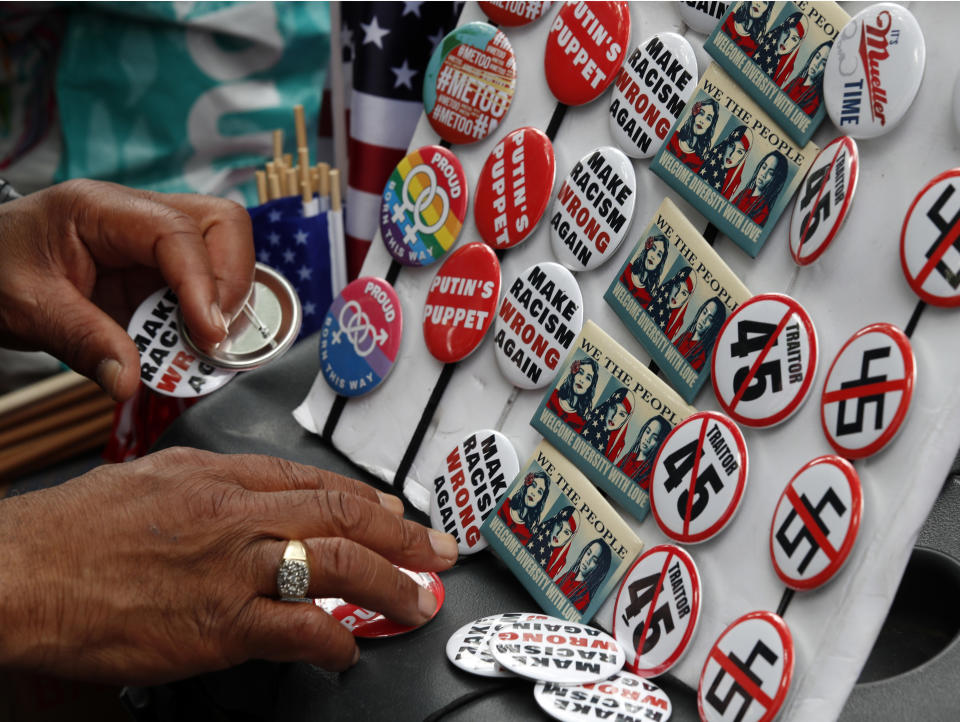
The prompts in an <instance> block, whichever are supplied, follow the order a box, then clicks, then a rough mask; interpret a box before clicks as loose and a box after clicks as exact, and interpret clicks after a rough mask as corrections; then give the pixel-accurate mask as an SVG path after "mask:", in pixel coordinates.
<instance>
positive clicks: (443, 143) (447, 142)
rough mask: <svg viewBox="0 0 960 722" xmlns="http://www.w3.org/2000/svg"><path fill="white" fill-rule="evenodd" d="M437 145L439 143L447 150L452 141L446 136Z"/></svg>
mask: <svg viewBox="0 0 960 722" xmlns="http://www.w3.org/2000/svg"><path fill="white" fill-rule="evenodd" d="M437 145H439V146H440V147H441V148H446V149H447V150H450V146H451V145H452V143H451V142H450V141H449V140H447V139H446V138H443V139H442V140H441V141H440V142H439V143H437Z"/></svg>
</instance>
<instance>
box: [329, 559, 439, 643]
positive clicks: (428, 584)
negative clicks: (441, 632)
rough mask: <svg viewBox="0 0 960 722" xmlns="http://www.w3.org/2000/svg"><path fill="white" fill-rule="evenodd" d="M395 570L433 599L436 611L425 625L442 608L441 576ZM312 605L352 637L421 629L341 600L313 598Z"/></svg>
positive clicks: (394, 634)
mask: <svg viewBox="0 0 960 722" xmlns="http://www.w3.org/2000/svg"><path fill="white" fill-rule="evenodd" d="M397 568H398V569H399V570H400V571H401V572H403V573H404V574H406V575H407V576H408V577H410V578H411V579H413V581H415V582H416V583H417V584H418V585H420V586H421V587H423V588H424V589H426V590H427V591H429V592H430V593H431V594H432V595H433V596H434V597H435V598H436V600H437V608H436V609H434V610H433V615H432V616H431V617H430V619H428V620H426V622H424V623H423V624H426V623H427V622H429V621H430V620H431V619H433V618H434V617H435V616H437V612H439V611H440V607H442V606H443V602H444V600H445V599H446V596H447V592H446V590H445V589H444V587H443V582H442V581H440V577H438V576H437V575H436V574H434V573H433V572H411V571H409V570H407V569H403V568H402V567H397ZM313 602H314V604H316V605H317V606H318V607H320V609H322V610H323V611H325V612H326V613H327V614H329V615H330V616H331V617H333V618H334V619H336V620H337V621H338V622H340V624H342V625H343V626H344V627H346V628H347V629H348V630H350V632H351V633H352V634H353V636H354V637H362V638H364V639H373V638H380V637H396V636H397V635H399V634H406V633H407V632H411V631H413V630H414V629H419V626H423V625H419V626H418V627H407V626H405V625H403V624H397V623H396V622H394V621H391V620H389V619H387V618H386V617H385V616H383V615H382V614H380V612H375V611H372V610H370V609H365V608H364V607H361V606H358V605H356V604H352V603H351V602H347V601H344V600H343V599H336V598H327V599H314V600H313Z"/></svg>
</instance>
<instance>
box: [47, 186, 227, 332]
mask: <svg viewBox="0 0 960 722" xmlns="http://www.w3.org/2000/svg"><path fill="white" fill-rule="evenodd" d="M58 189H59V191H58V192H60V193H66V194H72V195H71V197H70V200H69V202H70V204H71V206H72V207H73V209H74V210H73V212H72V213H71V218H72V220H73V224H74V229H75V231H76V233H77V236H78V237H79V238H80V240H81V241H82V242H83V243H84V245H85V246H86V247H87V248H88V249H89V250H90V253H91V255H93V257H94V258H95V259H96V261H97V262H98V263H99V264H101V265H103V266H106V267H121V268H122V267H126V266H128V265H131V264H133V265H141V266H148V267H152V268H159V269H160V272H161V274H162V275H163V277H164V280H165V281H166V282H167V284H168V285H169V286H170V287H171V288H172V289H173V291H174V293H176V294H177V297H178V299H179V300H180V306H181V308H182V310H183V315H184V319H185V320H186V322H187V325H188V326H189V327H190V331H191V334H192V335H193V336H194V339H195V340H196V341H197V343H198V344H200V345H201V346H205V347H208V346H212V345H214V344H217V343H219V342H220V341H222V340H223V339H224V338H225V337H226V335H227V328H226V323H225V321H224V318H223V312H222V310H221V307H220V300H219V295H218V290H217V286H216V279H215V278H214V274H213V268H212V266H211V262H210V257H209V255H208V253H207V247H206V243H205V242H204V239H203V234H202V230H201V227H200V225H199V224H198V223H197V221H196V220H195V219H194V218H193V217H192V216H190V215H189V214H187V213H185V212H183V211H181V210H179V209H176V208H174V207H172V206H170V205H166V204H164V203H159V202H157V201H155V200H153V199H152V198H151V197H147V195H146V192H144V191H132V190H130V189H127V188H124V187H123V186H119V185H115V184H113V183H92V182H89V181H77V182H71V183H69V184H62V185H61V186H58Z"/></svg>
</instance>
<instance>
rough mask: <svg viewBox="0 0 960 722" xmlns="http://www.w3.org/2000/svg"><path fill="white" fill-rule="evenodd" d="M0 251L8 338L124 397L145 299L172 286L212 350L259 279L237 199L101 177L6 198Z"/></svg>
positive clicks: (133, 374)
mask: <svg viewBox="0 0 960 722" xmlns="http://www.w3.org/2000/svg"><path fill="white" fill-rule="evenodd" d="M0 252H2V254H3V261H2V263H0V345H4V346H9V347H11V348H21V349H27V350H34V349H39V350H44V351H49V352H50V353H52V354H53V355H54V356H57V357H58V358H60V359H61V360H62V361H64V362H65V363H67V364H68V365H69V366H71V367H72V368H74V369H75V370H77V371H79V372H80V373H82V374H84V375H86V376H89V377H90V378H92V379H94V380H95V381H97V383H99V384H100V385H101V386H102V387H103V388H104V390H105V391H107V393H109V394H110V395H111V396H113V397H114V398H115V399H117V400H124V399H126V398H129V397H130V396H132V395H133V393H134V391H136V388H137V383H138V381H139V377H140V371H139V369H140V356H139V353H138V352H137V347H136V346H135V345H134V343H133V341H132V340H131V339H130V337H129V336H128V335H127V333H126V331H125V330H124V327H125V326H126V324H127V321H128V320H129V318H130V316H131V314H132V313H133V311H134V310H135V309H136V307H137V306H138V305H139V304H140V302H141V301H142V300H143V299H145V298H146V297H147V296H148V295H149V294H150V293H152V292H153V291H155V290H156V289H157V288H160V287H161V286H163V285H168V286H170V287H171V288H172V289H173V291H174V292H175V293H176V294H177V296H178V298H179V300H180V306H181V308H182V309H183V315H184V319H185V320H186V323H187V325H188V326H189V327H190V331H191V334H192V335H193V336H194V338H195V339H196V341H197V343H198V344H199V345H200V346H202V347H205V348H208V347H210V346H213V345H214V344H216V343H219V342H220V341H222V340H223V339H224V338H225V337H226V334H227V328H226V324H227V321H225V319H224V316H226V318H227V319H231V318H233V316H234V315H236V313H237V312H238V311H239V310H240V308H241V306H242V305H243V302H244V300H245V298H246V295H247V293H248V292H249V290H250V287H251V284H252V281H253V266H254V254H253V237H252V231H251V228H250V218H249V216H248V215H247V212H246V211H245V210H244V209H243V208H242V207H241V206H239V205H237V204H236V203H232V202H231V201H226V200H223V199H220V198H214V197H211V196H201V195H188V194H164V193H153V192H150V191H140V190H133V189H130V188H125V187H124V186H120V185H116V184H114V183H102V182H99V181H89V180H76V181H68V182H66V183H61V184H59V185H56V186H53V187H51V188H47V189H46V190H43V191H40V192H38V193H33V194H31V195H29V196H26V197H24V198H21V199H19V200H16V201H11V202H9V203H4V204H3V205H0ZM98 307H99V308H98ZM101 309H102V310H101Z"/></svg>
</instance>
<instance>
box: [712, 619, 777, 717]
mask: <svg viewBox="0 0 960 722" xmlns="http://www.w3.org/2000/svg"><path fill="white" fill-rule="evenodd" d="M793 664H794V650H793V636H792V635H791V634H790V629H789V628H788V627H787V625H786V623H785V622H784V621H783V620H782V619H781V618H780V617H779V616H777V615H776V614H774V613H773V612H750V613H749V614H745V615H744V616H742V617H740V618H739V619H737V620H736V621H735V622H733V623H732V624H731V625H730V626H729V627H727V628H726V629H725V630H724V631H723V632H722V633H721V634H720V637H719V639H717V641H716V643H715V644H714V645H713V648H712V649H711V650H710V653H709V655H708V656H707V661H706V662H705V663H704V665H703V671H702V672H701V673H700V684H699V685H698V687H697V707H698V708H699V710H700V719H701V720H704V721H705V722H723V721H725V720H730V719H749V720H757V721H758V722H769V721H770V720H772V719H773V718H774V717H776V715H777V712H778V711H779V710H780V707H781V706H782V705H783V700H784V698H786V696H787V691H788V690H789V689H790V680H791V679H792V678H793ZM731 690H736V693H734V692H731ZM731 705H732V706H731Z"/></svg>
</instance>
